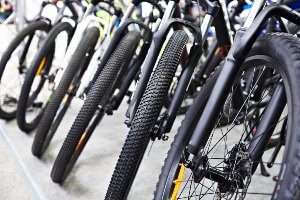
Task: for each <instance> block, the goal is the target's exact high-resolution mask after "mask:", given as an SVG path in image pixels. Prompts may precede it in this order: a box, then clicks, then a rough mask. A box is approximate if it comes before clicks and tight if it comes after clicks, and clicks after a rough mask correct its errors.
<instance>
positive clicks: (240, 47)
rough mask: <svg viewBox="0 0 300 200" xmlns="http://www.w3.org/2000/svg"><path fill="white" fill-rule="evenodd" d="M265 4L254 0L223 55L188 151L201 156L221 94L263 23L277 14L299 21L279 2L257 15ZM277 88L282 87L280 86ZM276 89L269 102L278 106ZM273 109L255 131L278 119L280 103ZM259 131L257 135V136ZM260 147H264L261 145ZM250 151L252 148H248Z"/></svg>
mask: <svg viewBox="0 0 300 200" xmlns="http://www.w3.org/2000/svg"><path fill="white" fill-rule="evenodd" d="M264 4H265V1H264V0H256V1H254V5H253V8H252V9H253V10H251V12H250V14H249V18H248V19H247V20H246V23H245V24H244V27H243V28H241V29H240V30H238V31H237V34H236V37H235V42H234V43H233V46H232V48H231V50H230V52H229V55H228V56H227V58H226V61H225V63H224V65H223V68H222V70H221V72H220V75H219V77H218V79H217V81H216V83H215V86H214V87H213V90H212V92H211V94H210V96H209V97H208V101H207V104H206V106H205V108H204V110H203V112H202V114H201V116H200V119H199V121H198V123H197V125H196V128H195V130H194V132H193V135H192V138H191V140H190V143H189V145H188V151H189V152H190V153H191V154H193V155H196V156H198V155H199V156H201V152H202V149H203V148H204V145H205V144H206V142H207V140H208V138H209V136H210V133H211V131H212V130H213V128H214V124H215V122H216V120H217V117H218V114H217V113H219V112H220V111H221V109H222V106H223V104H224V102H225V100H226V98H224V96H225V95H226V94H227V93H228V92H229V90H230V88H231V87H232V86H233V84H234V79H235V78H236V76H237V75H238V72H239V70H240V68H241V65H242V63H243V62H244V61H245V59H246V56H247V54H248V53H249V52H250V50H251V47H252V45H253V44H254V42H255V41H256V39H257V38H258V36H259V34H260V30H261V29H262V28H263V25H264V24H265V22H266V21H267V20H268V19H269V18H271V17H274V16H277V17H283V18H285V19H287V20H289V21H291V22H293V23H295V24H298V25H299V24H300V14H299V13H297V12H295V11H293V10H291V9H290V8H288V7H286V6H282V5H271V6H268V7H266V8H265V9H263V10H262V11H261V12H260V14H259V15H257V14H258V12H259V11H260V10H261V9H262V8H263V6H264ZM253 16H254V17H253ZM256 16H257V17H256ZM255 17H256V18H255ZM254 19H255V20H254ZM251 20H252V22H251ZM278 87H281V86H280V85H279V86H278ZM277 90H279V91H277V92H276V93H275V95H274V96H273V97H272V100H271V102H270V103H272V102H275V103H277V104H278V105H282V101H284V97H282V95H284V93H283V92H282V91H280V88H277ZM280 102H281V103H280ZM271 105H272V104H271ZM273 105H274V103H273ZM273 108H274V107H273ZM275 108H276V109H275V110H274V109H273V110H272V113H270V111H271V109H267V110H266V113H265V114H264V116H263V119H262V120H261V121H262V122H264V123H262V124H260V125H259V127H258V130H260V131H265V128H266V127H270V125H272V124H273V123H274V120H275V122H277V121H276V120H278V119H277V117H278V115H276V113H277V114H278V113H281V109H282V106H277V107H275ZM272 115H274V117H271V116H272ZM268 118H269V119H268ZM260 133H261V132H260ZM260 133H257V134H258V135H260ZM269 134H272V131H270V133H269ZM262 137H263V139H260V141H261V142H262V143H263V142H265V141H266V139H267V138H268V137H270V136H268V135H267V134H262ZM256 145H257V144H256ZM259 146H260V147H263V145H259ZM250 150H253V149H252V148H251V149H250ZM260 154H261V149H257V148H256V149H255V150H254V151H252V152H251V159H255V160H257V159H258V160H259V159H260Z"/></svg>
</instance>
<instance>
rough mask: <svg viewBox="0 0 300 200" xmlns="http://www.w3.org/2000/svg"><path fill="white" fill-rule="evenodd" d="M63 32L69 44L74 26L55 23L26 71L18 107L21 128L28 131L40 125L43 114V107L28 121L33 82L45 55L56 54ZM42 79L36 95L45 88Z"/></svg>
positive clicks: (46, 68) (50, 64) (18, 121)
mask: <svg viewBox="0 0 300 200" xmlns="http://www.w3.org/2000/svg"><path fill="white" fill-rule="evenodd" d="M62 32H66V33H67V36H68V40H67V46H68V45H69V42H70V40H71V38H72V35H73V27H72V26H71V24H70V23H68V22H62V23H59V24H57V25H55V26H54V27H53V28H52V29H51V31H50V32H49V33H48V35H47V38H46V39H45V41H44V42H43V45H42V46H41V48H40V49H39V52H38V53H37V54H36V55H35V57H34V59H33V62H32V63H31V65H30V68H29V70H28V71H27V73H26V76H25V80H24V83H23V85H22V89H21V94H20V98H19V102H18V107H17V124H18V126H19V128H20V129H21V130H22V131H24V132H26V133H28V132H30V131H32V130H33V129H35V128H36V127H37V126H38V123H39V121H40V119H41V116H42V114H43V109H41V112H40V113H39V114H37V116H36V117H35V118H34V119H32V120H31V121H30V122H27V121H26V109H27V104H28V102H29V98H30V91H31V88H32V84H33V82H34V79H35V77H36V74H37V72H38V70H39V71H41V70H40V63H42V62H43V59H44V58H45V57H51V56H52V54H54V52H55V48H54V46H55V40H56V38H57V36H58V35H59V34H60V33H62ZM44 67H45V68H44V69H45V70H46V71H47V72H48V71H49V70H50V69H51V67H52V62H51V63H49V64H48V65H47V64H45V65H44ZM42 81H43V82H42ZM42 81H41V83H40V84H39V86H38V89H37V91H35V93H37V94H36V95H38V93H39V92H40V91H41V90H42V88H43V85H44V83H45V79H42Z"/></svg>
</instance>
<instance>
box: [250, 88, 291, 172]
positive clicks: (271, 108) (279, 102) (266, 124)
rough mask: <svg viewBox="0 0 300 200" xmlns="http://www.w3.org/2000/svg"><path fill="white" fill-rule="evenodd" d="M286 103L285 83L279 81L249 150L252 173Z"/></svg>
mask: <svg viewBox="0 0 300 200" xmlns="http://www.w3.org/2000/svg"><path fill="white" fill-rule="evenodd" d="M285 105H286V95H285V90H284V86H283V83H279V85H278V86H277V87H276V90H275V92H274V95H273V96H272V98H271V100H270V103H269V104H268V106H267V108H266V110H265V112H264V114H263V117H262V119H261V120H260V123H259V125H258V128H257V131H256V133H255V135H254V137H253V139H252V140H251V143H250V146H249V148H248V152H249V153H250V158H251V161H253V167H252V173H254V172H255V170H256V168H257V166H258V164H259V161H260V159H261V157H262V155H263V153H264V150H265V148H266V147H267V144H268V141H269V140H270V138H271V136H272V134H273V132H274V130H275V127H276V125H277V123H278V121H279V119H280V116H281V114H282V112H283V110H284V107H285Z"/></svg>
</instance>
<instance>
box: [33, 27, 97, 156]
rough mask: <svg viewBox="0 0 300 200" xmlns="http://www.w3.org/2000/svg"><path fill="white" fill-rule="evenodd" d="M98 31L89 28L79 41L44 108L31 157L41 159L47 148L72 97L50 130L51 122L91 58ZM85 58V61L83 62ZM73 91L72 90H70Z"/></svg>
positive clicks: (95, 28) (94, 28) (68, 99)
mask: <svg viewBox="0 0 300 200" xmlns="http://www.w3.org/2000/svg"><path fill="white" fill-rule="evenodd" d="M99 34H100V33H99V29H98V28H97V27H92V28H89V29H88V30H87V32H86V34H85V35H84V36H83V38H82V39H81V42H80V43H79V45H78V47H77V49H76V51H75V53H74V54H73V56H72V58H71V60H70V62H69V64H68V66H67V68H66V70H65V72H64V74H63V76H62V79H61V81H60V82H59V84H58V87H57V89H56V90H55V91H54V92H53V94H52V95H51V98H50V99H49V101H48V103H47V106H46V107H45V112H44V114H43V116H42V118H41V120H40V123H39V125H38V127H37V131H36V135H35V137H34V140H33V144H32V148H31V151H32V153H33V155H35V156H36V157H41V156H42V154H43V153H44V152H45V150H46V148H47V147H48V145H49V143H50V141H51V139H52V137H53V135H54V133H55V131H56V129H57V126H58V125H59V124H60V122H61V120H62V118H63V116H64V114H65V113H66V109H67V108H68V106H69V104H70V103H71V100H72V96H71V95H70V98H67V101H66V102H65V103H64V104H65V105H66V106H67V107H66V109H65V110H60V111H62V113H61V114H62V116H61V118H59V121H57V123H58V125H57V126H56V127H55V128H54V130H53V129H51V127H52V125H53V122H54V120H55V116H56V114H57V113H58V115H60V111H59V107H60V105H61V103H62V102H63V99H64V97H65V95H66V94H67V91H68V88H69V87H70V86H71V84H72V81H73V79H74V78H75V76H76V74H77V73H79V72H80V70H81V69H83V70H84V69H85V68H86V67H87V66H88V64H89V60H90V59H91V56H92V55H93V52H94V48H95V46H96V43H97V40H98V38H99ZM87 55H88V58H87ZM85 58H87V60H85ZM72 89H74V88H72Z"/></svg>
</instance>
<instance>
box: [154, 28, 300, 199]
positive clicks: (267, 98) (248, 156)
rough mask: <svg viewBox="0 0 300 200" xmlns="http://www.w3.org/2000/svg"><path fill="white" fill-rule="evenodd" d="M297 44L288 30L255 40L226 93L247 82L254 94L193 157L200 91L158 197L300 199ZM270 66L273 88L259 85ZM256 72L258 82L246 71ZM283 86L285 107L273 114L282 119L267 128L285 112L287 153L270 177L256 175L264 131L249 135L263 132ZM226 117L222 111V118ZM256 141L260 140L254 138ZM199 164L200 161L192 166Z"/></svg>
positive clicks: (163, 175) (202, 103) (173, 147)
mask: <svg viewBox="0 0 300 200" xmlns="http://www.w3.org/2000/svg"><path fill="white" fill-rule="evenodd" d="M278 47H280V48H278ZM299 47H300V41H299V39H297V38H295V37H292V36H291V35H288V34H269V35H265V36H262V37H260V38H258V39H257V41H256V43H255V44H254V46H253V48H252V49H251V52H250V53H249V55H248V57H247V59H246V61H245V62H244V63H243V67H242V68H241V71H240V73H239V75H238V77H237V78H236V81H235V84H234V85H233V87H232V89H231V90H230V91H229V93H228V94H227V95H228V96H227V97H224V98H227V99H232V94H234V93H237V92H238V91H237V90H238V89H240V88H244V87H245V85H247V83H250V84H251V89H250V90H249V91H250V92H249V93H248V94H245V95H246V96H245V97H246V98H244V101H243V102H241V104H240V107H239V108H238V107H236V108H235V109H238V112H236V115H235V116H236V117H235V120H234V121H233V122H232V123H231V124H228V125H227V126H226V127H224V126H222V127H221V126H220V125H218V123H219V120H217V122H216V124H215V127H216V128H215V129H214V130H213V131H212V132H211V133H210V136H209V139H208V140H207V142H206V144H204V147H203V151H202V153H201V155H200V156H197V157H196V156H195V157H194V156H193V155H192V154H190V153H189V152H188V150H187V146H188V145H189V143H190V139H191V136H192V134H193V130H195V128H196V125H197V122H198V120H199V118H200V116H201V112H202V111H203V108H204V107H205V101H206V99H207V96H206V93H205V92H204V91H200V93H199V95H198V96H197V99H196V100H195V102H197V103H195V104H193V105H192V106H191V108H190V109H189V111H188V112H187V115H186V118H185V119H184V121H183V123H182V126H181V127H180V129H179V131H178V133H177V135H176V136H175V139H174V141H173V143H172V145H171V149H170V150H169V152H168V156H167V158H166V160H165V164H164V166H163V168H162V172H161V174H160V176H159V181H158V183H157V186H156V191H155V193H154V199H156V200H158V199H172V200H173V199H182V198H186V199H193V198H197V199H201V198H203V199H245V198H249V199H254V198H263V199H267V198H272V199H299V184H297V183H298V182H299V175H298V170H297V169H299V167H298V166H299V156H298V155H299V153H298V152H299V150H298V147H299V140H297V139H296V138H298V137H299V132H298V131H297V130H298V128H299V123H297V121H299V117H298V116H297V113H298V112H299V107H298V104H299V103H298V102H299V97H300V93H299V92H298V89H297V88H298V87H299V86H300V81H299V77H298V76H299V75H298V74H299V73H298V71H297V70H298V69H297V66H299V64H300V56H299ZM274 52H276V55H275V54H274ZM269 69H270V71H271V72H272V74H273V76H271V77H268V78H267V79H266V81H268V79H272V80H274V81H275V80H276V81H277V84H275V85H274V88H272V89H270V88H269V89H266V88H264V87H260V86H258V85H257V83H258V81H259V79H260V78H261V75H262V74H263V72H265V70H269ZM254 71H255V72H259V74H258V76H257V79H255V82H252V81H253V80H254V79H250V78H249V77H250V76H247V74H249V73H247V72H254ZM208 82H209V81H208ZM282 82H283V83H284V84H282ZM238 86H239V87H238ZM204 88H205V86H204ZM259 88H263V92H262V93H261V94H262V95H260V98H259V99H256V102H253V99H255V93H256V91H257V90H259ZM280 88H281V89H280ZM283 88H284V90H282V89H283ZM280 90H281V91H285V94H286V99H287V106H285V101H283V103H282V105H278V106H282V109H283V108H284V109H283V111H282V112H280V113H274V115H278V120H277V123H276V124H272V126H271V127H266V130H267V131H268V137H271V135H272V133H274V132H276V131H275V130H276V129H277V128H279V127H281V124H282V122H283V121H285V119H287V115H288V121H289V122H288V123H287V124H286V126H287V129H283V130H284V132H282V134H283V135H285V136H286V143H285V149H284V152H283V151H281V153H280V154H279V157H277V160H282V162H276V163H275V164H274V165H273V167H272V172H271V174H272V175H273V179H272V178H270V177H260V176H259V175H258V174H255V173H254V172H255V170H256V167H257V165H258V162H259V158H256V159H254V158H253V157H252V153H254V151H255V148H257V146H251V145H253V144H256V142H257V141H259V140H260V138H261V135H262V134H260V135H258V136H257V137H256V138H255V136H254V138H255V139H252V140H251V141H249V140H248V139H247V138H248V137H249V136H250V135H252V134H253V135H255V134H258V133H259V129H260V125H261V124H264V122H263V121H262V120H263V114H265V112H266V109H268V106H267V105H271V102H272V100H273V98H272V97H273V95H274V94H279V93H277V92H279V91H280ZM282 94H284V93H282ZM274 96H275V95H274ZM264 104H267V105H264ZM262 105H264V106H262ZM224 106H226V104H224ZM275 107H276V106H275ZM193 109H196V110H197V111H198V112H197V113H198V116H191V114H192V113H194V112H193ZM257 111H258V112H257ZM193 115H195V114H193ZM223 115H224V111H223V110H222V111H220V114H219V115H218V119H220V118H221V116H223ZM283 124H284V123H283ZM263 134H267V132H263ZM256 139H258V140H257V141H255V140H256ZM261 144H263V146H262V147H263V148H262V149H263V150H262V151H261V152H259V153H260V154H264V157H268V156H269V155H270V152H269V153H268V152H265V150H264V149H265V148H266V147H267V145H268V140H265V141H264V142H263V143H261ZM243 153H244V154H243ZM242 154H243V155H242ZM252 158H253V159H252ZM195 163H198V164H196V165H194V164H195ZM204 166H205V167H204ZM221 174H222V176H220V175H221ZM253 182H255V183H253ZM274 188H275V189H274ZM279 188H280V189H279Z"/></svg>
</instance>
